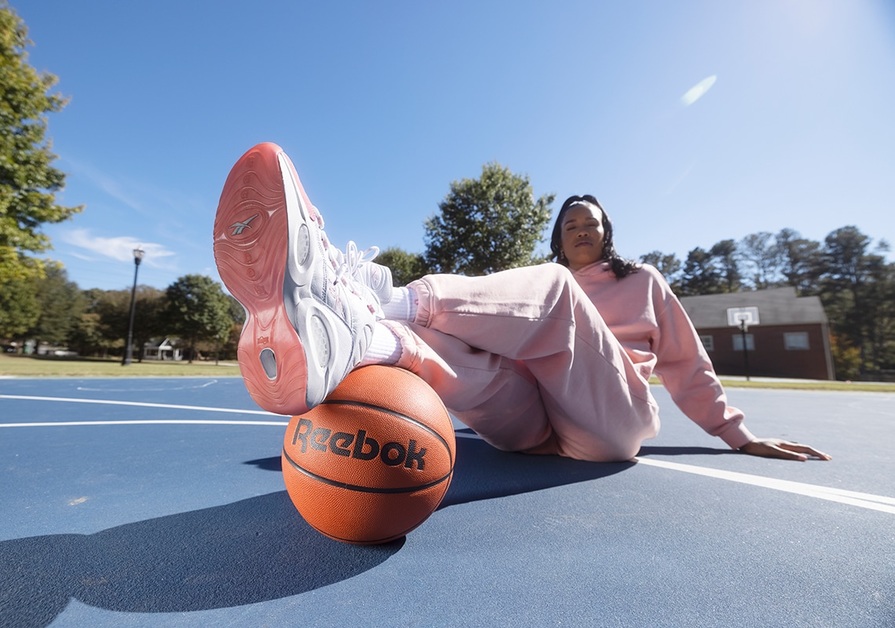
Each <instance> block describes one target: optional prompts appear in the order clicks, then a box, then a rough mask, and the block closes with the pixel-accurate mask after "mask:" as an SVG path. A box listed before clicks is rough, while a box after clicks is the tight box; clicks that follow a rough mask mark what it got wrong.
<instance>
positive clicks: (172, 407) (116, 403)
mask: <svg viewBox="0 0 895 628" xmlns="http://www.w3.org/2000/svg"><path fill="white" fill-rule="evenodd" d="M0 399H18V400H21V401H62V402H64V403H97V404H100V405H110V406H136V407H139V408H167V409H169V410H199V411H201V412H228V413H230V414H261V415H264V416H282V415H279V414H274V413H272V412H265V411H264V410H235V409H231V408H208V407H204V406H181V405H175V404H170V403H148V402H144V401H110V400H107V399H78V398H75V397H32V396H29V395H0ZM29 425H35V424H34V423H31V424H29ZM0 427H2V425H0Z"/></svg>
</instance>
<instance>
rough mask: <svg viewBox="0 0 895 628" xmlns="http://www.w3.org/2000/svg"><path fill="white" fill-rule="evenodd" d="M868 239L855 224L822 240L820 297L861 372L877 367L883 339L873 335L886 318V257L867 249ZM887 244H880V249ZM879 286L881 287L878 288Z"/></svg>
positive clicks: (842, 228)
mask: <svg viewBox="0 0 895 628" xmlns="http://www.w3.org/2000/svg"><path fill="white" fill-rule="evenodd" d="M870 244H871V239H870V238H869V237H868V236H866V235H864V234H863V233H861V231H860V230H859V229H858V228H857V227H854V226H846V227H841V228H839V229H836V230H835V231H833V232H831V233H830V234H829V235H828V236H827V237H826V238H825V239H824V248H823V254H822V260H823V279H822V293H821V299H822V300H823V302H824V307H825V308H827V309H828V311H832V312H833V316H831V318H833V319H834V320H835V321H836V325H835V327H836V332H837V333H838V334H839V335H840V336H841V337H843V339H847V341H848V344H849V345H851V346H854V347H856V348H857V349H858V350H859V351H860V355H861V373H862V374H864V373H866V372H867V371H868V370H873V369H876V368H878V365H877V363H876V361H875V358H876V357H877V356H878V355H880V354H881V351H882V349H883V346H884V344H885V343H884V342H883V341H882V340H881V339H879V338H875V335H876V334H875V332H874V330H875V329H876V328H877V320H880V319H882V320H884V319H885V318H886V310H885V307H886V304H885V303H884V302H880V301H879V299H878V296H881V295H882V294H885V293H886V292H887V290H886V289H885V288H884V284H885V280H886V277H887V273H886V266H887V265H886V263H885V259H884V258H883V256H882V255H880V254H872V253H869V252H868V248H869V247H870ZM887 247H888V245H886V244H885V243H882V250H883V251H884V250H885V249H887ZM880 289H882V290H880Z"/></svg>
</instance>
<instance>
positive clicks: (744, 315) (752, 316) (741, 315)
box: [727, 306, 759, 382]
mask: <svg viewBox="0 0 895 628" xmlns="http://www.w3.org/2000/svg"><path fill="white" fill-rule="evenodd" d="M758 322H759V318H758V308H757V307H755V306H747V307H729V308H727V324H728V325H729V326H731V327H736V328H738V329H739V330H740V333H741V334H742V343H743V369H744V371H745V373H746V381H747V382H748V381H749V347H748V344H747V341H746V332H747V331H749V325H758Z"/></svg>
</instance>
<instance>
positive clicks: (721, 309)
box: [681, 287, 827, 329]
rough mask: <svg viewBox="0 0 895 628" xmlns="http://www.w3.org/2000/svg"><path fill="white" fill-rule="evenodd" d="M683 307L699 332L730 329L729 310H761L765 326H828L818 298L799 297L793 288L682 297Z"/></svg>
mask: <svg viewBox="0 0 895 628" xmlns="http://www.w3.org/2000/svg"><path fill="white" fill-rule="evenodd" d="M681 304H682V305H683V306H684V309H685V310H686V311H687V314H688V315H689V316H690V319H691V320H692V321H693V325H694V326H695V327H696V328H697V329H700V328H701V329H708V328H715V327H728V324H727V308H732V307H757V308H758V318H759V321H760V324H761V325H793V324H804V323H815V324H817V323H826V322H827V315H826V313H825V312H824V308H823V305H821V302H820V298H818V297H816V296H815V297H799V296H796V290H795V288H792V287H785V288H771V289H769V290H753V291H751V292H731V293H728V294H706V295H701V296H695V297H681Z"/></svg>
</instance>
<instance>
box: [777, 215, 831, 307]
mask: <svg viewBox="0 0 895 628" xmlns="http://www.w3.org/2000/svg"><path fill="white" fill-rule="evenodd" d="M775 240H776V243H775V246H776V247H777V248H778V249H779V254H780V272H781V274H782V275H783V277H784V279H785V280H786V283H787V285H790V286H792V287H793V288H795V289H796V292H798V293H799V294H800V295H814V294H817V292H818V290H819V289H820V274H821V272H822V269H821V247H820V243H819V242H815V241H814V240H808V239H806V238H803V237H802V236H801V234H800V233H799V232H798V231H795V230H794V229H781V230H780V231H779V232H778V233H777V235H776V236H775Z"/></svg>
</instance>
